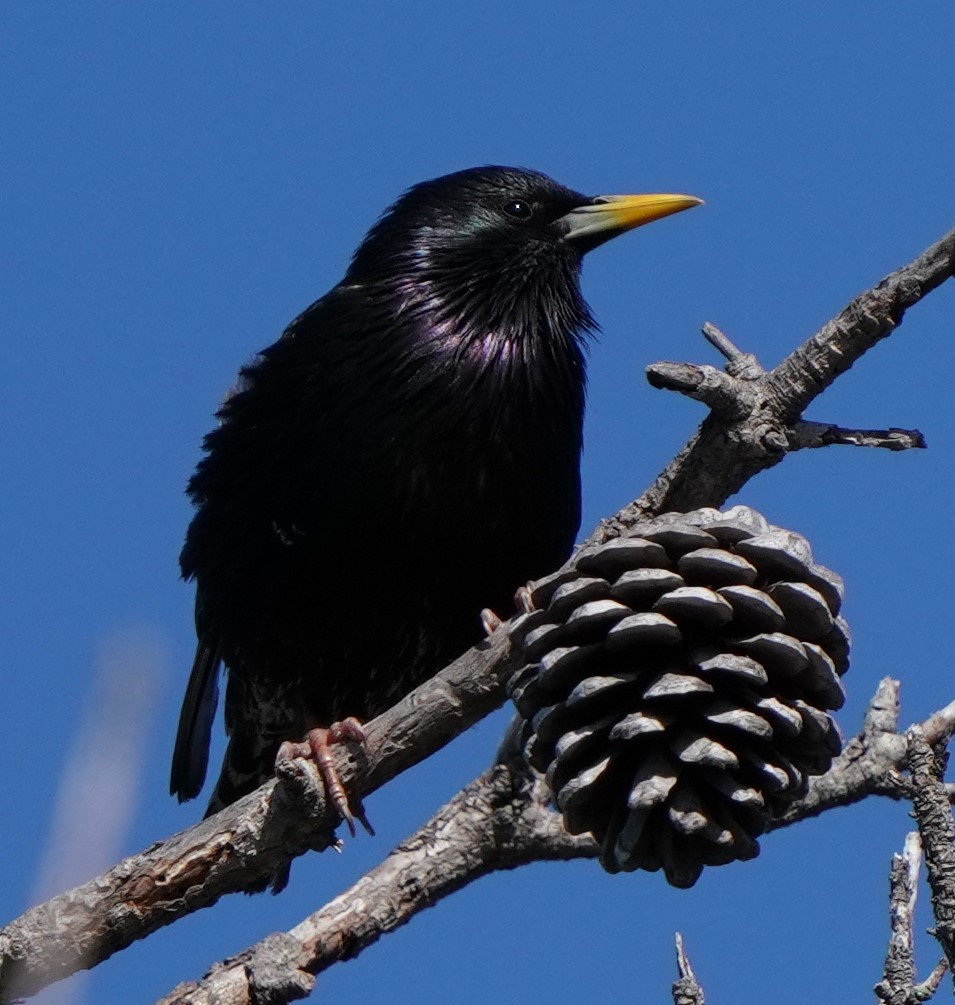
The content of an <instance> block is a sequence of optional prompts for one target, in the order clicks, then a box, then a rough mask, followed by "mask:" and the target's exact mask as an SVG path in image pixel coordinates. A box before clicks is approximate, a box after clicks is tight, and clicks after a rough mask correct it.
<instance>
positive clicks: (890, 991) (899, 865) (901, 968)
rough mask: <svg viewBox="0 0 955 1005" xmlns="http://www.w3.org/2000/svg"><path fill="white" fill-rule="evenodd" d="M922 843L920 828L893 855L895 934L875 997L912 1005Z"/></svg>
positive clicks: (897, 1004)
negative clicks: (915, 929) (916, 909)
mask: <svg viewBox="0 0 955 1005" xmlns="http://www.w3.org/2000/svg"><path fill="white" fill-rule="evenodd" d="M921 862H922V844H921V842H920V841H919V836H918V832H917V831H912V832H911V833H910V834H908V835H907V836H906V838H905V847H904V848H903V851H902V854H901V855H893V856H892V870H891V873H890V877H889V918H890V923H891V926H892V935H891V937H890V939H889V949H888V952H887V953H886V956H885V966H884V967H883V969H882V980H881V981H879V983H878V984H876V986H875V988H874V989H873V990H874V991H875V994H876V997H877V998H878V999H879V1000H880V1001H883V1002H886V1003H887V1005H911V1003H913V998H912V993H913V989H914V986H915V934H914V926H915V903H916V900H917V899H918V883H919V866H920V865H921Z"/></svg>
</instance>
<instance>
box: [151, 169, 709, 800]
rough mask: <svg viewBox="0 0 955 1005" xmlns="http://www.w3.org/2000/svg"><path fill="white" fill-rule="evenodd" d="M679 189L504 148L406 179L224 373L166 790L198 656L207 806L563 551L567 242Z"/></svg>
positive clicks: (574, 273)
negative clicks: (518, 156) (410, 184)
mask: <svg viewBox="0 0 955 1005" xmlns="http://www.w3.org/2000/svg"><path fill="white" fill-rule="evenodd" d="M699 202H700V200H699V199H696V198H693V197H692V196H685V195H643V196H598V197H596V198H593V197H589V196H585V195H582V194H581V193H579V192H574V191H572V190H570V189H568V188H564V187H563V186H562V185H558V184H557V183H556V182H554V181H552V180H551V179H550V178H548V177H546V176H545V175H542V174H539V173H537V172H533V171H526V170H521V169H516V168H505V167H482V168H474V169H471V170H467V171H460V172H457V173H456V174H451V175H447V176H446V177H442V178H437V179H435V180H433V181H427V182H424V183H422V184H420V185H416V186H415V187H414V188H412V189H411V190H410V191H408V192H407V193H406V194H405V195H403V196H402V197H401V198H400V199H399V200H398V201H397V202H396V203H395V204H394V205H393V206H392V207H391V208H390V209H389V210H388V211H387V212H386V213H385V214H384V215H383V216H382V217H381V218H380V219H379V220H378V222H377V223H376V224H375V225H374V227H372V229H371V231H370V232H369V233H368V235H367V236H366V237H365V239H364V240H363V241H362V243H361V245H360V246H359V248H358V250H357V251H356V252H355V255H354V257H353V259H352V261H351V264H350V266H349V268H348V271H347V272H346V274H345V277H344V279H343V280H342V281H341V282H340V283H339V284H338V285H337V286H335V287H334V288H333V289H332V290H331V291H330V292H329V293H327V294H326V295H325V296H324V297H322V298H321V299H320V300H318V301H316V302H315V303H314V304H312V306H311V307H309V308H308V309H307V310H306V311H304V313H302V314H301V315H299V317H297V318H296V319H295V320H294V321H293V322H292V323H291V325H289V327H288V328H287V330H286V331H285V333H284V334H283V335H282V337H281V338H280V339H279V340H278V341H277V342H276V343H275V344H274V345H271V346H269V347H268V348H267V349H265V350H263V351H262V352H261V353H260V354H259V355H258V356H257V357H256V358H255V360H254V361H253V362H252V363H250V364H249V365H248V366H246V367H244V368H243V369H242V371H241V373H240V376H239V382H238V385H237V387H236V389H235V390H234V392H233V393H232V394H231V395H230V396H229V397H228V398H227V399H226V401H225V403H224V404H223V405H222V407H221V409H220V410H219V413H218V418H219V425H218V427H217V428H216V429H214V430H213V431H212V432H211V433H209V435H208V436H207V437H206V438H205V441H204V450H205V456H204V457H203V458H202V460H201V461H200V462H199V465H198V468H197V470H196V472H195V474H194V475H193V477H192V479H191V481H190V482H189V487H188V492H189V495H190V497H191V499H192V501H193V503H194V504H195V507H196V513H195V516H194V518H193V520H192V523H191V525H190V526H189V530H188V533H187V535H186V541H185V546H184V547H183V550H182V555H181V558H180V562H181V567H182V574H183V577H184V578H185V579H195V581H196V630H197V634H198V640H199V641H198V648H197V650H196V657H195V662H194V664H193V668H192V674H191V676H190V678H189V684H188V688H187V690H186V695H185V698H184V700H183V706H182V713H181V717H180V721H179V732H178V735H177V737H176V747H175V753H174V755H173V762H172V774H171V780H170V789H171V791H172V792H173V793H174V794H175V795H177V796H178V797H179V799H180V800H184V799H190V798H192V797H193V796H196V795H197V794H198V793H199V790H200V789H201V787H202V784H203V781H204V779H205V774H206V767H207V763H208V746H209V737H210V731H211V725H212V719H213V715H214V712H215V707H216V703H217V698H218V684H217V678H218V673H219V668H220V666H221V665H222V664H224V665H225V667H226V668H227V671H228V687H227V690H226V700H225V722H226V730H227V732H228V734H229V745H228V750H227V752H226V756H225V762H224V764H223V767H222V772H221V775H220V777H219V781H218V784H217V785H216V789H215V792H214V793H213V795H212V799H211V801H210V803H209V808H208V811H207V813H210V814H211V813H213V812H215V811H216V810H218V809H221V808H222V807H223V806H225V805H227V804H228V803H231V802H233V801H234V800H236V799H238V798H239V797H240V796H242V795H244V794H245V793H247V792H249V791H251V790H252V789H254V788H255V787H257V786H258V785H259V784H261V782H262V781H263V780H264V779H265V778H267V777H268V776H269V775H270V774H271V773H272V771H273V767H274V762H275V758H276V754H277V752H278V750H279V747H280V745H281V744H282V743H283V741H300V740H302V738H303V737H305V736H306V734H307V733H308V732H309V731H311V730H315V729H316V727H329V726H330V725H331V724H332V723H334V722H337V721H338V720H343V719H346V718H347V717H356V718H357V719H360V720H364V719H368V718H371V717H373V716H375V715H378V714H379V713H380V712H382V711H383V710H384V709H386V708H388V707H389V706H390V705H392V704H394V702H396V701H397V700H398V699H400V698H401V697H403V696H404V695H405V694H407V693H408V692H409V691H410V690H411V689H412V688H414V687H415V686H416V685H418V684H420V683H421V682H422V681H423V680H425V679H426V678H428V677H430V676H431V675H432V674H434V673H436V672H437V671H438V670H440V669H441V667H442V666H444V665H445V664H446V663H447V662H449V661H450V660H451V659H452V658H453V657H455V656H457V655H458V654H459V653H461V652H462V651H464V650H465V649H466V648H467V647H468V646H470V645H473V644H474V643H475V642H477V641H478V640H479V639H480V637H481V622H480V612H481V610H482V608H485V607H487V608H492V609H494V610H497V611H505V610H508V609H510V606H511V603H512V598H513V595H514V591H515V589H516V588H517V587H518V586H519V585H521V584H523V583H525V582H526V581H527V580H528V579H532V578H534V577H539V576H541V575H543V574H545V573H547V572H551V571H553V569H555V568H556V567H557V566H559V565H560V564H561V563H562V562H563V561H564V559H565V558H566V557H567V556H568V554H569V552H570V549H571V547H572V545H573V543H574V537H575V534H576V533H577V529H578V525H579V521H580V474H579V460H580V449H581V425H582V420H583V411H584V383H585V343H586V339H587V336H588V333H591V332H592V331H593V330H594V328H595V324H594V321H593V318H592V317H591V315H590V312H589V310H588V308H587V305H586V304H585V302H584V300H583V298H582V297H581V293H580V286H579V274H580V266H581V259H582V256H583V255H584V254H585V253H586V252H588V251H590V250H591V249H593V248H595V247H597V246H598V245H599V244H602V243H603V242H604V241H607V240H609V239H610V238H611V237H614V236H615V235H617V234H620V233H622V232H624V231H626V230H630V229H631V228H633V227H637V226H640V225H641V224H643V223H647V222H649V221H651V220H656V219H659V218H660V217H663V216H667V215H669V214H671V213H677V212H679V211H680V210H683V209H687V208H689V207H690V206H694V205H697V204H698V203H699ZM349 721H351V720H349ZM342 733H344V734H345V735H354V736H359V735H360V731H359V730H358V729H357V728H354V729H351V730H350V729H349V728H348V727H346V728H345V729H344V730H338V731H336V732H335V733H333V735H332V739H333V740H334V739H335V738H336V737H338V736H340V735H341V734H342ZM311 738H312V740H313V741H315V742H314V743H313V744H312V752H313V753H315V754H317V755H318V756H319V758H320V750H319V748H320V747H321V741H322V740H323V739H324V734H323V733H319V732H316V733H314V734H313V735H312V737H311ZM301 749H304V750H305V751H308V750H309V747H304V748H302V747H297V748H295V752H298V751H299V750H301ZM326 777H327V776H326ZM332 781H334V780H333V779H332ZM338 795H339V796H340V795H341V794H340V792H339V793H338ZM339 802H340V800H339ZM346 806H347V804H346Z"/></svg>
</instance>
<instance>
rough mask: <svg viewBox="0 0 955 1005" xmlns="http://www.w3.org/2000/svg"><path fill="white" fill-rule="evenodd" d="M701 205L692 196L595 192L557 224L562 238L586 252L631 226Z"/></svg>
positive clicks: (699, 201)
mask: <svg viewBox="0 0 955 1005" xmlns="http://www.w3.org/2000/svg"><path fill="white" fill-rule="evenodd" d="M702 204H703V200H702V199H697V197H696V196H695V195H598V196H597V197H596V198H595V199H594V200H593V202H590V203H587V204H586V205H584V206H578V207H577V208H576V209H572V210H571V211H570V212H569V213H567V214H565V215H564V216H562V217H561V218H560V220H558V223H561V224H563V225H564V227H565V230H564V239H565V240H567V241H570V242H571V243H572V244H575V245H579V246H580V247H581V248H582V250H583V251H590V250H591V249H592V248H596V247H597V245H599V244H603V243H604V241H609V240H610V239H611V238H612V237H616V236H617V235H618V234H623V233H625V232H626V231H628V230H633V228H634V227H641V226H643V224H645V223H652V222H653V221H654V220H660V219H662V218H663V217H664V216H671V215H672V214H673V213H681V212H682V211H683V210H684V209H690V208H692V207H693V206H701V205H702Z"/></svg>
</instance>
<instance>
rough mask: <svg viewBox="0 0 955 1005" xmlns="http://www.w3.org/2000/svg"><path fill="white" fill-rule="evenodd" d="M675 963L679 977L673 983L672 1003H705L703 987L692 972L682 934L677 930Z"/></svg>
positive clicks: (700, 1004) (680, 1004)
mask: <svg viewBox="0 0 955 1005" xmlns="http://www.w3.org/2000/svg"><path fill="white" fill-rule="evenodd" d="M676 965H677V970H678V971H679V974H680V977H679V980H677V981H675V982H674V984H673V989H672V990H673V1005H705V1003H706V999H705V998H704V997H703V988H701V987H700V985H699V982H698V981H697V979H696V974H695V973H693V967H692V966H691V965H690V958H689V956H687V955H686V949H685V947H684V945H683V936H682V935H681V934H680V933H679V932H677V933H676Z"/></svg>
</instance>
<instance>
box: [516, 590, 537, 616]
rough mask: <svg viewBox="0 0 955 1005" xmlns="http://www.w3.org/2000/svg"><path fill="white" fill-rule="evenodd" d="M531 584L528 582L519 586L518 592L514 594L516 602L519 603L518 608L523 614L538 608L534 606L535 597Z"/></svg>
mask: <svg viewBox="0 0 955 1005" xmlns="http://www.w3.org/2000/svg"><path fill="white" fill-rule="evenodd" d="M531 585H532V584H531V583H528V584H527V586H519V587H518V588H517V593H515V594H514V603H515V604H517V609H518V610H519V611H520V612H521V614H530V613H531V611H536V610H537V608H536V607H535V606H534V598H533V596H531Z"/></svg>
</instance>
